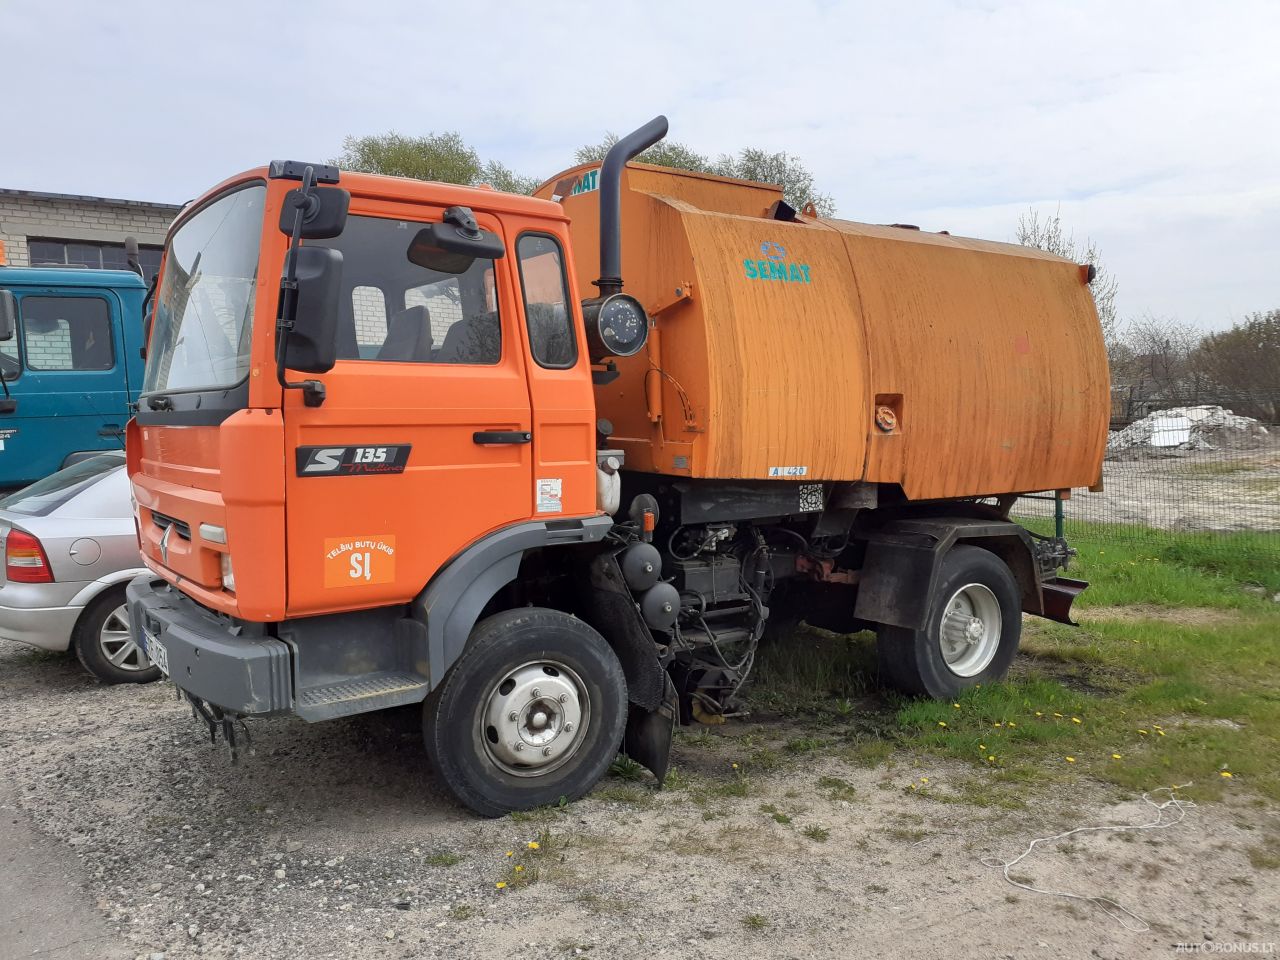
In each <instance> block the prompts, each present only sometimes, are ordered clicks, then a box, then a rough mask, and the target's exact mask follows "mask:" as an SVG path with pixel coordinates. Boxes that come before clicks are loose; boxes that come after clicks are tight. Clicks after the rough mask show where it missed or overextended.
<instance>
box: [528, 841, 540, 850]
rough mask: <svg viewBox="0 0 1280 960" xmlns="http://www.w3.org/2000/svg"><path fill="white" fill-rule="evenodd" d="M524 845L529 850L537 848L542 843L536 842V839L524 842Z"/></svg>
mask: <svg viewBox="0 0 1280 960" xmlns="http://www.w3.org/2000/svg"><path fill="white" fill-rule="evenodd" d="M525 846H526V847H528V848H529V849H530V850H537V849H539V848H540V847H541V846H542V844H540V843H538V841H537V840H530V841H529V842H528V843H526V844H525Z"/></svg>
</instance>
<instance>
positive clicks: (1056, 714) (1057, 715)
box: [1054, 713, 1062, 717]
mask: <svg viewBox="0 0 1280 960" xmlns="http://www.w3.org/2000/svg"><path fill="white" fill-rule="evenodd" d="M1054 716H1055V717H1061V716H1062V714H1060V713H1055V714H1054Z"/></svg>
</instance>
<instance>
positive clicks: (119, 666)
mask: <svg viewBox="0 0 1280 960" xmlns="http://www.w3.org/2000/svg"><path fill="white" fill-rule="evenodd" d="M124 590H125V588H124V585H123V584H121V585H120V586H118V587H112V588H111V589H109V590H107V591H105V592H104V593H101V594H99V595H98V596H96V597H94V598H93V600H92V601H90V603H89V605H88V606H86V607H85V608H84V613H82V614H80V619H79V620H78V621H77V622H76V627H75V632H74V633H73V635H72V642H71V645H72V646H73V647H74V648H75V651H76V656H77V657H79V658H80V663H81V664H83V665H84V668H85V669H86V670H88V671H89V672H90V673H91V674H93V675H94V676H95V677H97V678H98V679H99V680H101V681H102V682H103V683H151V682H152V681H153V680H159V679H160V668H159V667H157V666H155V665H154V664H153V663H152V662H151V661H150V660H149V659H147V655H146V654H145V653H143V652H142V646H141V645H140V644H139V643H138V642H137V640H136V639H135V638H134V637H133V634H132V632H131V630H130V627H129V609H128V607H127V606H125V596H124Z"/></svg>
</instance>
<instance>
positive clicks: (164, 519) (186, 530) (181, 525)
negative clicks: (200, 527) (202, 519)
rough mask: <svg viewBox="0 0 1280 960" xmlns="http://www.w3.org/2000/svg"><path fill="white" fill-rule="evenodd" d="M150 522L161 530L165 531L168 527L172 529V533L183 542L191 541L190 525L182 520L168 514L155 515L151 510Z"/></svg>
mask: <svg viewBox="0 0 1280 960" xmlns="http://www.w3.org/2000/svg"><path fill="white" fill-rule="evenodd" d="M151 522H152V523H154V524H155V525H156V526H157V527H159V528H160V529H161V530H167V529H169V527H173V528H174V532H175V533H177V535H178V536H180V537H181V538H182V539H183V540H190V539H191V524H189V523H187V522H186V521H184V520H179V519H178V518H177V517H171V516H169V515H168V514H164V513H157V512H156V511H155V510H152V511H151Z"/></svg>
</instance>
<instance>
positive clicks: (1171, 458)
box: [1014, 431, 1280, 534]
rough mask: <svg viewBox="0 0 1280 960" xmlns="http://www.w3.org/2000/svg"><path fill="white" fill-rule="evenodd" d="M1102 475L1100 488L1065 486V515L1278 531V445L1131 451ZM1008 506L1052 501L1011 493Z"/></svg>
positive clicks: (1047, 506)
mask: <svg viewBox="0 0 1280 960" xmlns="http://www.w3.org/2000/svg"><path fill="white" fill-rule="evenodd" d="M1278 432H1280V431H1278ZM1102 481H1103V487H1104V489H1103V491H1102V492H1101V493H1089V492H1087V491H1084V490H1076V491H1074V492H1073V494H1072V497H1071V500H1069V501H1068V502H1067V503H1066V505H1065V513H1066V517H1067V520H1068V522H1070V521H1072V520H1084V521H1089V522H1093V523H1117V524H1141V525H1143V526H1147V527H1156V528H1158V529H1162V530H1258V531H1270V532H1273V533H1276V534H1280V446H1276V445H1273V446H1272V447H1270V448H1268V449H1264V450H1249V451H1232V450H1207V451H1168V452H1161V451H1154V450H1153V451H1151V452H1149V453H1146V454H1144V455H1142V456H1134V457H1133V458H1132V459H1127V460H1107V461H1106V462H1104V463H1103V465H1102ZM1014 513H1015V514H1017V515H1018V516H1022V517H1052V516H1053V504H1052V503H1050V502H1047V501H1039V500H1019V501H1018V504H1017V506H1016V507H1015V508H1014Z"/></svg>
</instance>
